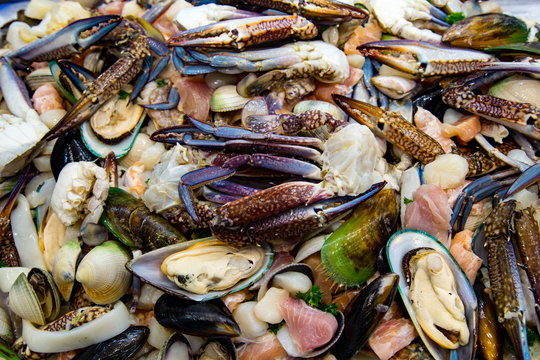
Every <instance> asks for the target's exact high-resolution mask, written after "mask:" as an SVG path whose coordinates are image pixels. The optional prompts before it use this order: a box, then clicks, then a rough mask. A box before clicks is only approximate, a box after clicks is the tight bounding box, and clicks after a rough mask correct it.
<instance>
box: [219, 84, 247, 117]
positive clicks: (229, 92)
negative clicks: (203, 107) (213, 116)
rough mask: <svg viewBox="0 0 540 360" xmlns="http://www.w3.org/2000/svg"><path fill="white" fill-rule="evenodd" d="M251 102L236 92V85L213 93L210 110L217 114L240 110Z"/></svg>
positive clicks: (226, 86) (220, 88) (224, 87)
mask: <svg viewBox="0 0 540 360" xmlns="http://www.w3.org/2000/svg"><path fill="white" fill-rule="evenodd" d="M249 100H250V98H248V97H243V96H241V95H240V94H238V92H237V91H236V85H224V86H221V87H219V88H217V89H216V90H215V91H214V92H213V93H212V99H211V101H210V109H211V110H212V111H215V112H222V111H233V110H240V109H242V108H243V107H244V105H246V103H247V102H248V101H249Z"/></svg>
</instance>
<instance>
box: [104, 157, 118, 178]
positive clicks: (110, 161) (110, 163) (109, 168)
mask: <svg viewBox="0 0 540 360" xmlns="http://www.w3.org/2000/svg"><path fill="white" fill-rule="evenodd" d="M103 167H104V168H105V171H106V172H107V175H108V176H109V184H110V185H111V186H113V187H118V161H117V160H116V156H115V155H114V151H111V152H110V153H108V154H107V157H106V158H105V162H104V163H103Z"/></svg>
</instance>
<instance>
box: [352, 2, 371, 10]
mask: <svg viewBox="0 0 540 360" xmlns="http://www.w3.org/2000/svg"><path fill="white" fill-rule="evenodd" d="M354 6H356V7H357V8H360V9H364V10H368V8H367V6H366V5H364V4H362V3H359V2H357V3H354Z"/></svg>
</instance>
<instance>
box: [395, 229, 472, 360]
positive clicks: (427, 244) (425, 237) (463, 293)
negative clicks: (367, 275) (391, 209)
mask: <svg viewBox="0 0 540 360" xmlns="http://www.w3.org/2000/svg"><path fill="white" fill-rule="evenodd" d="M419 249H422V250H424V249H429V250H431V251H434V252H436V253H437V254H440V255H441V256H442V257H443V258H444V259H445V260H446V262H447V263H448V266H449V267H450V269H451V271H452V273H453V275H454V278H455V283H456V290H457V294H458V296H459V298H460V299H461V301H462V302H463V305H464V314H465V318H466V322H467V327H468V329H469V341H468V343H467V344H466V345H463V346H460V347H458V348H457V349H455V350H448V349H444V348H442V347H441V346H439V345H438V344H437V343H435V341H433V340H432V339H431V338H430V337H428V335H426V333H425V332H424V330H423V328H422V326H421V325H420V323H419V321H418V317H417V315H416V313H415V311H414V308H413V306H412V304H411V301H410V300H409V299H410V285H409V284H408V281H407V279H408V278H409V277H410V276H409V274H408V268H409V263H408V260H410V257H411V254H413V253H414V251H417V250H419ZM386 256H387V258H388V263H389V265H390V270H391V271H392V272H394V273H396V274H398V275H399V277H400V280H399V293H400V295H401V298H402V300H403V303H404V305H405V308H406V309H407V312H408V313H409V316H410V318H411V320H412V322H413V324H414V327H415V328H416V331H417V332H418V334H419V335H420V338H421V339H422V341H423V342H424V344H425V346H426V348H427V349H428V351H429V352H430V353H431V355H432V356H433V357H434V358H435V360H442V359H448V358H453V357H455V358H457V359H460V360H461V359H473V358H474V354H475V350H476V339H477V336H478V324H477V323H478V313H477V312H478V303H477V300H476V296H475V293H474V290H473V288H472V286H471V284H470V283H469V280H468V279H467V276H466V275H465V274H464V272H463V270H462V269H461V268H460V266H459V265H458V263H457V262H456V261H455V260H454V258H453V257H452V255H451V254H450V252H449V251H448V250H447V249H446V247H444V245H442V244H441V243H440V242H439V241H437V240H436V239H435V238H434V237H432V236H431V235H429V234H427V233H425V232H423V231H419V230H412V229H407V230H402V231H400V232H397V233H396V234H394V235H393V236H392V237H391V238H390V240H388V243H387V245H386Z"/></svg>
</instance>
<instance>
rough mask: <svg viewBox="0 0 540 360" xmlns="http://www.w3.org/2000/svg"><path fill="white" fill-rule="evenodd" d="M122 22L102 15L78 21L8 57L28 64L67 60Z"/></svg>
mask: <svg viewBox="0 0 540 360" xmlns="http://www.w3.org/2000/svg"><path fill="white" fill-rule="evenodd" d="M121 21H122V18H121V17H119V16H117V15H102V16H96V17H93V18H88V19H82V20H78V21H75V22H73V23H71V24H70V25H68V26H66V27H65V28H63V29H62V30H60V31H57V32H56V33H54V34H51V35H48V36H45V37H44V38H41V39H39V40H36V41H34V42H32V43H30V44H29V45H27V46H24V47H22V48H20V49H18V50H16V51H14V52H12V53H10V54H8V55H7V56H8V57H10V58H14V59H21V60H24V61H28V62H30V61H49V60H53V59H58V58H62V57H64V58H65V57H68V56H70V55H72V54H74V53H77V52H80V51H81V50H84V49H86V48H87V47H89V46H90V45H92V44H94V43H95V42H96V41H98V40H100V39H101V38H102V37H103V36H105V35H107V34H108V33H109V32H110V31H111V30H112V29H114V28H115V27H116V26H118V24H120V22H121Z"/></svg>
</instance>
